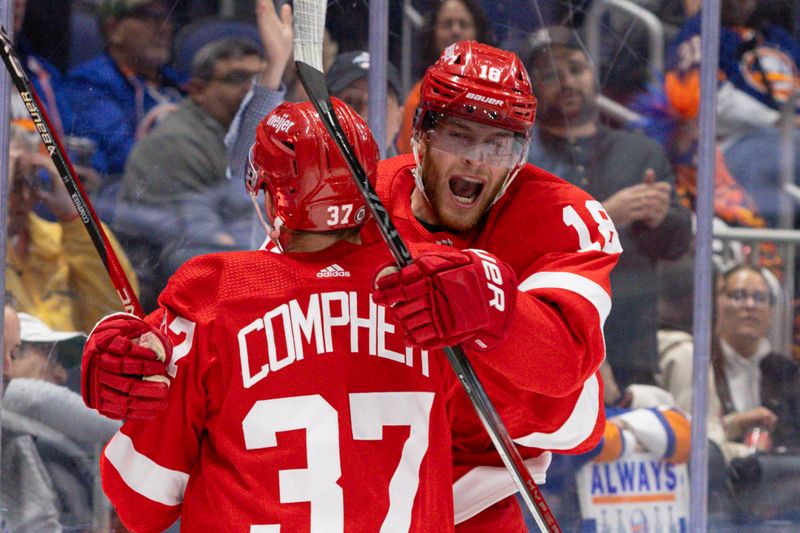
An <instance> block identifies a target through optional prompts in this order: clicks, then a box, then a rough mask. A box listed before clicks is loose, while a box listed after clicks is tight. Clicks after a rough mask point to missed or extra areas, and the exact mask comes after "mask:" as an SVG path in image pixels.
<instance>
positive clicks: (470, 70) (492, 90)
mask: <svg viewBox="0 0 800 533" xmlns="http://www.w3.org/2000/svg"><path fill="white" fill-rule="evenodd" d="M428 112H434V113H447V114H450V115H456V116H460V117H463V118H465V119H467V120H474V121H476V122H481V123H483V124H488V125H489V126H497V127H499V128H503V129H507V130H510V131H513V132H515V133H520V134H522V135H524V136H526V137H527V136H528V134H529V132H530V129H531V127H532V126H533V121H534V118H535V117H536V97H534V96H533V91H532V89H531V82H530V79H529V78H528V73H527V71H526V70H525V67H524V66H523V64H522V62H521V61H520V60H519V58H518V57H517V56H516V54H513V53H512V52H507V51H505V50H501V49H499V48H495V47H493V46H489V45H486V44H480V43H478V42H475V41H461V42H458V43H454V44H452V45H450V46H448V47H447V48H445V49H444V51H443V52H442V55H441V56H440V57H439V59H438V61H436V63H434V64H433V65H432V66H431V67H430V68H428V70H427V72H426V73H425V76H424V77H423V78H422V84H421V86H420V99H419V106H418V114H417V120H416V122H415V130H418V129H419V128H422V127H423V126H422V124H423V122H424V119H425V115H426V114H427V113H428Z"/></svg>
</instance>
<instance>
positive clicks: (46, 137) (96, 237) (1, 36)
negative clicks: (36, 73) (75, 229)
mask: <svg viewBox="0 0 800 533" xmlns="http://www.w3.org/2000/svg"><path fill="white" fill-rule="evenodd" d="M0 41H2V46H0V55H2V57H3V62H4V63H5V64H6V68H7V70H8V74H9V75H10V76H11V80H12V81H13V82H14V85H15V86H16V88H17V91H19V95H20V97H22V101H23V102H24V103H25V107H26V108H27V110H28V113H29V114H30V116H31V119H32V120H33V124H34V126H35V127H36V131H37V132H39V136H40V137H41V138H42V142H43V143H44V146H45V149H46V150H47V153H48V154H49V155H50V158H51V159H52V160H53V164H55V166H56V170H58V175H59V176H60V177H61V181H63V182H64V185H65V186H66V188H67V192H68V193H69V196H70V199H71V200H72V203H73V204H75V208H76V209H77V210H78V215H79V216H80V219H81V221H82V222H83V226H84V227H85V228H86V231H88V232H89V237H91V239H92V242H93V243H94V247H95V249H97V253H98V254H99V255H100V259H101V260H102V261H103V265H104V266H105V268H106V271H107V272H108V276H109V277H110V278H111V284H112V285H113V286H114V288H115V289H116V291H117V294H118V295H119V298H120V300H121V302H122V306H123V307H124V309H125V311H127V312H129V313H133V314H135V315H136V316H139V317H143V316H144V312H143V310H142V307H141V305H140V304H139V300H138V299H137V298H136V294H135V293H134V292H133V287H131V284H130V282H129V281H128V278H127V277H126V276H125V271H124V270H122V266H121V265H120V263H119V259H117V255H116V254H115V253H114V249H113V248H111V244H110V243H109V241H108V237H107V236H106V234H105V231H103V227H102V226H101V225H100V221H99V219H98V218H97V214H96V213H95V212H94V208H93V207H92V204H91V203H90V202H89V197H88V196H87V195H86V192H85V191H84V190H83V186H82V185H81V182H80V180H79V179H78V175H77V173H76V172H75V169H74V168H72V163H70V161H69V158H68V157H67V153H66V151H65V150H64V147H63V145H62V144H61V140H60V139H59V138H58V135H56V133H55V131H54V130H53V126H52V125H51V123H50V119H49V117H48V116H47V113H46V112H45V110H44V106H43V105H42V102H41V100H39V96H38V95H37V94H36V91H35V90H34V88H33V85H32V84H31V82H30V80H29V79H28V76H27V75H26V74H25V71H24V70H23V68H22V64H21V63H20V61H19V57H18V56H17V54H16V52H15V51H14V47H13V45H12V44H11V40H10V39H9V37H8V34H7V33H6V31H5V28H2V27H0Z"/></svg>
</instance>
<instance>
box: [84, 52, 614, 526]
mask: <svg viewBox="0 0 800 533" xmlns="http://www.w3.org/2000/svg"><path fill="white" fill-rule="evenodd" d="M422 89H423V92H422V98H421V100H420V112H419V113H418V119H419V120H418V121H417V123H416V126H415V142H414V144H415V151H416V159H415V158H413V157H411V156H401V157H398V158H394V159H390V160H388V161H386V162H383V163H382V164H381V165H380V167H379V175H378V178H377V189H378V193H379V194H380V195H381V196H382V199H383V201H384V203H385V204H386V205H387V207H389V209H390V211H391V213H392V216H393V219H394V222H395V223H396V224H397V226H398V227H399V230H400V233H401V235H402V236H403V238H404V239H406V241H413V242H418V243H419V242H424V243H425V242H427V243H439V244H443V245H450V247H451V248H450V249H446V250H443V251H439V252H433V253H428V254H427V255H426V256H424V257H422V256H421V257H420V259H419V260H418V261H416V262H415V264H414V265H412V266H411V267H408V268H407V269H405V270H404V271H402V272H401V273H400V274H395V275H389V276H384V277H382V278H380V280H379V283H380V285H381V288H380V289H379V291H378V293H376V294H375V296H376V298H377V299H379V300H381V301H384V302H386V303H387V304H389V305H392V306H393V308H392V311H391V313H392V315H393V316H395V319H396V320H398V322H399V323H400V324H401V325H402V326H403V327H404V328H405V329H406V330H408V332H409V333H408V335H407V339H406V340H407V342H409V343H410V344H412V345H417V346H439V345H442V344H445V343H450V342H462V346H463V347H464V348H465V349H466V350H467V352H468V354H469V355H471V356H472V355H474V354H475V355H478V357H470V359H471V360H472V362H473V365H474V366H475V367H476V370H477V371H478V374H479V377H480V378H481V380H482V381H483V382H484V385H486V384H487V383H491V382H492V380H494V379H496V380H497V381H499V382H504V386H498V387H487V390H488V392H489V396H490V398H491V399H492V401H493V402H494V403H495V406H496V407H497V408H498V411H499V412H500V413H501V416H502V418H503V420H504V422H505V423H506V425H507V426H508V428H509V431H510V433H511V435H512V437H514V439H515V441H516V442H517V443H518V444H519V445H520V446H522V447H523V452H524V453H525V455H526V456H527V457H529V458H530V460H531V461H535V460H536V459H537V457H539V456H540V454H541V452H542V450H551V449H552V450H556V451H562V452H566V453H580V452H583V451H587V450H589V449H591V448H592V447H593V446H594V445H595V444H596V443H597V441H598V439H599V438H600V436H601V435H602V431H603V427H604V424H603V414H602V409H601V398H602V385H601V383H600V381H599V378H598V377H597V376H596V374H595V371H596V369H597V367H598V366H599V363H600V361H601V360H602V358H603V352H604V347H603V337H602V325H603V322H604V320H605V318H606V316H607V315H608V311H609V309H610V294H609V283H608V275H609V273H610V270H611V269H612V267H613V265H614V264H615V263H616V260H617V255H618V253H619V252H620V246H619V241H618V239H617V236H616V231H615V230H614V226H613V223H612V222H611V221H610V220H609V219H608V216H607V214H606V213H605V212H604V211H603V209H602V206H601V205H600V204H599V203H598V202H596V201H595V200H594V199H592V198H591V197H589V196H588V195H586V194H585V193H583V192H582V191H580V190H579V189H577V188H575V187H572V186H571V185H569V184H567V183H566V182H564V181H562V180H560V179H558V178H557V177H555V176H553V175H551V174H548V173H546V172H543V171H542V170H540V169H537V168H535V167H533V166H531V165H527V164H525V163H524V161H525V151H526V150H527V144H528V135H529V129H530V127H531V125H532V124H533V119H534V114H535V102H536V101H535V98H534V97H533V95H532V94H531V87H530V83H529V81H528V77H527V74H526V73H525V71H524V69H523V67H522V65H521V63H520V62H519V60H518V59H517V58H516V56H514V55H513V54H510V53H507V52H503V51H501V50H498V49H496V48H492V47H488V46H484V45H478V44H477V43H457V44H456V45H453V46H452V47H450V48H448V49H447V50H445V52H444V53H443V55H442V58H441V59H440V60H439V62H437V63H436V64H435V65H434V66H433V67H432V68H431V69H429V71H428V73H427V74H426V76H425V81H424V82H423V84H422ZM415 175H416V178H417V179H416V180H415V178H414V176H415ZM367 233H368V232H367ZM467 247H473V248H477V249H479V251H467V252H461V251H459V250H461V249H464V248H467ZM501 264H508V265H510V266H511V268H512V269H513V271H514V273H515V274H516V278H517V288H518V291H517V292H516V304H514V305H512V304H510V303H509V304H508V305H501V304H500V300H499V299H498V297H496V296H495V297H493V296H492V293H491V291H492V290H497V288H498V285H497V284H496V283H484V284H483V287H485V288H486V290H488V291H490V292H489V293H488V294H489V296H488V297H487V295H486V294H481V293H480V292H479V291H478V290H477V289H476V288H474V286H473V289H471V290H465V288H464V282H468V281H470V280H471V281H472V282H475V280H484V279H485V276H486V275H487V274H493V273H495V272H496V270H495V269H494V267H495V266H496V265H501ZM454 280H455V282H454ZM398 295H399V296H398ZM499 307H502V308H503V311H499V309H498V308H499ZM464 317H467V318H469V320H464ZM503 328H507V329H503ZM478 352H483V353H478ZM115 357H116V356H115ZM117 359H118V357H117V358H116V359H115V358H114V357H107V358H106V360H109V361H110V362H109V364H108V366H107V370H105V371H103V373H102V374H103V375H102V376H101V373H100V372H96V373H94V374H93V373H91V372H88V373H87V372H85V373H84V378H85V379H86V376H87V375H88V376H89V377H88V379H86V381H87V382H89V383H91V384H93V385H92V387H93V388H95V389H96V391H97V393H96V394H95V396H96V397H98V398H99V397H100V396H101V394H102V396H103V399H102V401H100V400H99V399H98V400H96V401H95V402H94V403H92V402H91V401H89V402H88V403H89V405H90V406H97V407H99V409H100V410H101V412H104V413H107V414H112V415H114V416H116V417H126V416H127V417H128V418H136V417H147V416H152V415H153V413H154V412H155V411H157V410H158V409H159V408H163V403H164V402H163V395H164V391H165V387H166V386H165V385H162V384H157V383H151V382H142V381H141V380H140V379H138V377H137V375H138V376H141V375H142V374H143V373H147V372H144V370H143V369H141V368H136V367H134V368H132V369H130V368H129V369H128V370H127V372H126V371H124V369H123V368H122V366H121V365H119V364H116V363H113V361H115V360H117ZM152 373H157V372H152ZM454 403H455V411H454V412H455V413H460V415H458V416H456V417H455V418H454V420H453V424H452V427H453V432H454V435H453V438H454V446H453V459H454V462H455V478H456V480H455V483H454V486H453V495H454V499H455V505H456V509H455V519H456V522H457V523H458V526H457V530H459V531H465V532H466V531H493V532H498V533H499V532H501V531H502V532H506V531H508V532H512V531H513V532H518V531H520V532H521V531H525V526H524V523H523V520H522V516H521V512H520V509H519V506H518V505H517V503H516V501H515V500H514V499H513V497H512V496H511V495H512V494H513V493H514V492H515V491H516V488H515V487H514V484H513V482H512V480H511V477H510V476H509V475H508V473H507V472H506V471H505V470H504V468H503V467H502V466H501V462H500V460H499V458H498V457H497V455H496V454H495V453H494V451H493V449H492V446H491V443H490V442H489V439H488V437H486V436H485V433H484V431H483V429H482V428H481V427H480V423H479V421H478V419H477V417H476V416H474V415H473V414H472V412H471V407H470V406H469V401H468V399H467V397H466V395H465V394H463V392H461V391H459V390H457V391H456V392H455V398H454Z"/></svg>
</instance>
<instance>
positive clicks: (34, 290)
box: [6, 214, 139, 332]
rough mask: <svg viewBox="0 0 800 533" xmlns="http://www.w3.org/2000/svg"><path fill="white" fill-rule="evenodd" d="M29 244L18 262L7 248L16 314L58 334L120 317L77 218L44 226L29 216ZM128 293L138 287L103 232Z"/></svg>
mask: <svg viewBox="0 0 800 533" xmlns="http://www.w3.org/2000/svg"><path fill="white" fill-rule="evenodd" d="M29 228H30V233H31V242H30V246H29V248H28V254H27V256H25V257H22V256H20V255H19V254H18V253H17V252H16V251H15V250H14V248H13V246H12V245H11V243H9V246H8V257H7V259H6V290H7V291H8V292H9V293H11V295H12V296H13V297H14V298H15V299H16V300H17V308H18V310H19V311H23V312H25V313H29V314H32V315H34V316H36V317H38V318H39V319H41V320H42V321H43V322H45V323H46V324H47V325H48V326H50V327H51V328H53V329H55V330H61V331H86V332H88V331H90V330H91V329H92V327H93V326H94V324H95V323H96V322H97V321H98V320H99V319H100V318H101V317H103V316H104V315H107V314H108V313H111V312H115V311H121V310H122V304H121V303H120V300H119V297H118V296H117V291H116V290H115V289H114V287H113V285H111V281H110V279H109V277H108V273H107V272H106V269H105V267H104V266H103V262H102V261H101V260H100V256H99V255H98V254H97V251H96V250H95V248H94V245H93V243H92V240H91V239H90V238H89V234H88V233H87V232H86V229H84V228H83V223H82V222H81V220H80V219H79V218H75V219H73V220H70V221H68V222H49V221H47V220H44V219H42V218H41V217H39V216H37V215H35V214H31V215H30V216H29ZM103 229H104V230H105V232H106V235H107V236H108V240H109V242H110V243H111V247H112V248H113V249H114V252H115V253H116V254H117V257H118V258H119V261H120V264H121V265H122V269H123V270H124V271H125V274H126V275H127V276H128V279H129V280H130V282H131V285H132V286H133V289H134V291H135V292H136V293H137V295H138V292H139V286H138V281H137V279H136V275H135V273H134V272H133V268H132V267H131V264H130V262H129V261H128V258H127V256H126V255H125V252H124V251H123V250H122V247H121V246H120V244H119V242H117V240H116V238H115V237H114V235H112V233H111V232H110V230H109V229H108V228H106V227H105V225H104V226H103Z"/></svg>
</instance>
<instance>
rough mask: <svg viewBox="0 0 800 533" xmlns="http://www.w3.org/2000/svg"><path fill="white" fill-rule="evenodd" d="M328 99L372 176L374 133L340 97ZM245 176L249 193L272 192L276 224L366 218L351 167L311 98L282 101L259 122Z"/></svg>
mask: <svg viewBox="0 0 800 533" xmlns="http://www.w3.org/2000/svg"><path fill="white" fill-rule="evenodd" d="M331 100H332V101H333V108H334V110H335V112H336V117H337V118H338V120H339V123H340V124H341V126H342V128H343V129H344V132H345V135H346V136H347V139H348V140H349V141H350V143H351V144H352V146H353V149H354V150H355V153H356V157H357V158H358V160H359V162H361V165H362V166H363V167H364V170H365V171H366V173H367V175H368V176H370V177H371V179H374V174H375V172H376V171H377V165H378V158H379V155H378V146H377V144H376V143H375V140H374V139H373V138H372V133H371V132H370V130H369V128H368V127H367V125H366V123H365V122H364V120H363V119H362V118H361V117H359V116H358V115H357V114H356V112H355V111H353V110H352V109H351V108H349V107H348V106H347V105H346V104H345V103H344V102H342V101H341V100H339V99H337V98H332V99H331ZM245 182H246V186H247V190H248V191H249V192H250V194H251V195H253V196H255V195H257V194H258V191H259V190H261V189H264V190H265V192H266V194H268V195H269V196H270V198H271V200H272V207H273V210H274V212H272V213H268V215H269V216H271V217H272V219H273V223H274V225H275V226H280V225H283V226H286V227H287V228H289V229H291V230H301V231H333V230H339V229H344V228H352V227H357V226H360V225H361V224H363V223H364V222H365V221H366V219H367V209H366V206H365V204H364V199H363V197H362V196H361V193H360V192H359V191H358V188H357V187H356V185H355V183H354V182H353V178H352V177H351V176H350V169H349V168H348V166H347V163H345V161H344V159H343V158H342V156H341V154H339V151H338V149H337V148H336V145H335V144H334V142H333V140H332V139H331V138H330V136H329V135H328V133H327V131H326V130H325V127H324V126H323V124H322V122H321V121H320V119H319V115H318V114H317V112H316V110H315V109H314V107H313V105H312V104H311V103H310V102H301V103H292V102H285V103H283V104H281V105H279V106H278V107H276V108H275V109H274V110H273V111H272V112H271V113H270V114H269V115H267V116H266V117H265V118H264V120H262V121H261V122H260V123H259V125H258V127H257V128H256V142H255V144H253V147H252V148H251V150H250V169H249V172H248V176H247V177H246V179H245Z"/></svg>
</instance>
